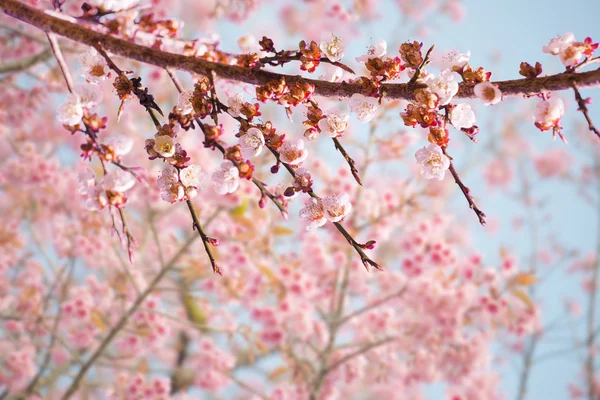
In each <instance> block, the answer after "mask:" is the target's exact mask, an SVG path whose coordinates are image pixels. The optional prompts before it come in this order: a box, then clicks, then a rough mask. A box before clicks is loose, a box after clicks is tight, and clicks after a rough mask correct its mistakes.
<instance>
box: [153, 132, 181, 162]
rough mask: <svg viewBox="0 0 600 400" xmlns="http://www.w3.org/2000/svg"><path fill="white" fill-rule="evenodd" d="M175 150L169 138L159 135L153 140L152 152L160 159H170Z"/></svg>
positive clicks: (171, 139) (173, 143)
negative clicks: (159, 156)
mask: <svg viewBox="0 0 600 400" xmlns="http://www.w3.org/2000/svg"><path fill="white" fill-rule="evenodd" d="M175 150H176V149H175V142H174V141H173V138H172V137H171V136H169V135H160V136H156V138H155V139H154V151H156V152H157V153H158V154H160V155H161V156H162V157H165V158H168V157H172V156H173V155H174V154H175Z"/></svg>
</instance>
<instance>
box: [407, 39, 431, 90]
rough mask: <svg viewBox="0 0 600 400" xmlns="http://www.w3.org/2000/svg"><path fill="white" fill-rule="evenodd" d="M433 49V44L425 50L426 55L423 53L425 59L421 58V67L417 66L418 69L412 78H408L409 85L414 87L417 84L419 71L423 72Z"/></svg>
mask: <svg viewBox="0 0 600 400" xmlns="http://www.w3.org/2000/svg"><path fill="white" fill-rule="evenodd" d="M434 48H435V44H432V45H431V47H430V48H429V50H427V53H425V58H423V61H422V62H421V65H419V67H418V68H417V69H416V70H415V73H414V74H413V76H412V78H410V81H408V84H409V85H414V84H415V83H416V82H417V79H419V77H420V75H421V70H423V68H424V67H425V66H426V65H427V64H428V63H429V56H430V55H431V52H432V51H433V49H434Z"/></svg>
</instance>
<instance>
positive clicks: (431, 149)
mask: <svg viewBox="0 0 600 400" xmlns="http://www.w3.org/2000/svg"><path fill="white" fill-rule="evenodd" d="M415 158H416V160H417V163H418V164H420V165H421V175H422V176H423V178H425V179H433V178H435V179H438V180H440V181H441V180H442V179H444V175H445V173H446V170H447V169H448V168H449V167H450V159H449V158H448V157H447V156H446V155H445V154H444V153H443V152H442V149H441V148H440V147H439V146H438V145H435V144H430V145H429V146H428V147H423V148H422V149H420V150H418V151H417V152H416V153H415Z"/></svg>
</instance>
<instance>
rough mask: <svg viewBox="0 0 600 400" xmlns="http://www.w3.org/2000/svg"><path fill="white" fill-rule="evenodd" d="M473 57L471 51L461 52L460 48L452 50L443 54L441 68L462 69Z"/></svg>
mask: <svg viewBox="0 0 600 400" xmlns="http://www.w3.org/2000/svg"><path fill="white" fill-rule="evenodd" d="M470 58H471V52H470V51H467V52H466V53H464V54H463V53H460V52H459V51H458V50H452V51H451V52H449V53H447V54H445V55H443V56H442V60H441V66H440V69H441V70H442V71H444V70H450V71H460V70H462V69H463V68H464V66H465V65H467V64H468V63H469V59H470Z"/></svg>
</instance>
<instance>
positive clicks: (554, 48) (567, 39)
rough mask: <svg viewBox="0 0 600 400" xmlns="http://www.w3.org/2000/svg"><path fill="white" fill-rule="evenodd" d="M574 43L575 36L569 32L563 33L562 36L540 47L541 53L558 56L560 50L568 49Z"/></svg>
mask: <svg viewBox="0 0 600 400" xmlns="http://www.w3.org/2000/svg"><path fill="white" fill-rule="evenodd" d="M574 41H575V35H573V34H572V33H571V32H568V33H565V34H564V35H562V36H557V37H555V38H553V39H550V42H548V45H547V46H543V47H542V51H543V52H544V53H546V54H552V55H558V53H560V51H561V50H563V49H564V48H566V47H568V46H569V45H571V43H573V42H574Z"/></svg>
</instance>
